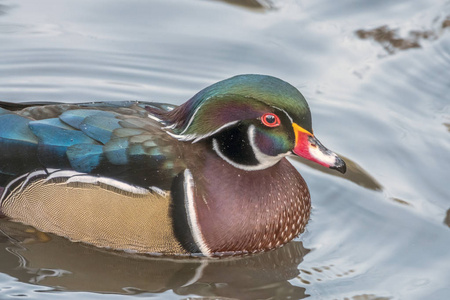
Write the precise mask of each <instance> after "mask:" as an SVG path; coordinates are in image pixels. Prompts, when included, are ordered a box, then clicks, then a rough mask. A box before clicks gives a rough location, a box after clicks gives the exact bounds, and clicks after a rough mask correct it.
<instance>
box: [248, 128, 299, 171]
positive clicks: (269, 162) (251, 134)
mask: <svg viewBox="0 0 450 300" xmlns="http://www.w3.org/2000/svg"><path fill="white" fill-rule="evenodd" d="M248 140H249V142H250V146H251V147H252V149H253V153H254V154H255V157H256V159H257V160H258V161H259V165H258V166H259V167H260V168H259V169H258V170H262V169H266V168H269V167H271V166H273V165H274V164H276V163H277V162H279V161H280V159H282V158H283V157H285V156H286V155H288V154H290V153H291V151H288V152H286V153H280V154H278V155H277V156H271V155H267V154H264V153H263V152H261V150H259V148H258V146H257V145H256V143H255V126H254V125H250V126H249V128H248Z"/></svg>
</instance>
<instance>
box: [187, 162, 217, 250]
mask: <svg viewBox="0 0 450 300" xmlns="http://www.w3.org/2000/svg"><path fill="white" fill-rule="evenodd" d="M184 205H185V207H186V213H187V214H188V216H187V219H188V223H189V228H190V229H191V234H192V237H193V239H194V242H195V244H196V245H197V247H198V248H199V249H200V251H201V252H202V254H203V255H204V256H211V249H209V247H208V246H207V245H206V243H205V240H204V238H203V234H202V232H201V230H200V226H199V224H198V220H197V212H196V210H195V203H194V178H193V177H192V173H191V172H190V171H189V169H186V170H185V171H184Z"/></svg>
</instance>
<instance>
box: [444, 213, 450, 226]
mask: <svg viewBox="0 0 450 300" xmlns="http://www.w3.org/2000/svg"><path fill="white" fill-rule="evenodd" d="M444 224H445V225H447V226H448V227H450V208H449V209H448V210H447V216H446V217H445V219H444Z"/></svg>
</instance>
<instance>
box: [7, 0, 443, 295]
mask: <svg viewBox="0 0 450 300" xmlns="http://www.w3.org/2000/svg"><path fill="white" fill-rule="evenodd" d="M0 54H1V55H0V100H1V101H13V102H21V101H27V102H28V101H50V102H53V101H54V102H61V101H66V102H78V101H82V102H86V101H103V100H108V101H111V100H144V101H160V102H169V103H174V104H180V103H183V102H184V101H186V100H187V99H189V98H190V97H191V96H192V95H193V94H195V93H196V92H197V91H199V90H200V89H202V88H203V87H205V86H207V85H209V84H211V83H213V82H216V81H218V80H221V79H224V78H227V77H230V76H233V75H236V74H241V73H261V74H269V75H273V76H277V77H280V78H282V79H284V80H286V81H288V82H290V83H291V84H293V85H294V86H296V87H297V88H299V90H300V91H302V93H303V94H304V95H305V97H306V98H307V99H308V101H309V104H310V106H311V109H312V114H313V126H314V130H315V134H316V135H317V136H318V138H319V139H320V140H321V141H322V142H323V143H324V144H325V145H326V146H327V147H329V148H330V149H333V150H335V151H337V152H338V153H339V154H341V155H343V156H344V157H345V158H346V160H347V162H348V165H349V172H348V173H347V174H346V175H345V176H338V175H337V174H335V173H334V172H332V173H330V172H326V171H325V170H323V169H322V168H320V167H319V166H313V165H311V164H308V163H305V162H304V161H303V160H294V161H293V163H294V165H295V166H296V167H297V168H298V170H299V171H300V172H301V174H302V175H303V176H304V177H305V180H306V181H307V183H308V185H309V188H310V191H311V196H312V202H313V211H312V217H311V220H310V223H309V225H308V227H307V231H306V232H305V233H304V234H303V235H302V236H300V237H299V238H297V239H296V240H295V241H294V242H292V243H290V244H288V245H286V246H285V247H283V248H281V249H278V250H275V251H272V252H268V253H264V254H260V255H255V256H247V257H241V258H233V259H227V260H201V259H194V260H192V259H191V260H186V259H169V258H152V257H146V256H136V255H131V254H126V253H118V252H113V251H106V250H102V249H96V248H93V247H90V246H87V245H83V244H79V243H72V242H69V241H67V240H66V239H64V238H60V237H55V236H53V235H47V234H43V233H39V232H36V231H35V230H33V229H32V228H30V227H28V226H24V225H20V224H15V223H11V222H8V221H6V220H0V230H1V231H0V232H1V234H0V298H2V299H3V298H7V299H11V298H16V297H24V296H26V297H28V298H30V299H65V298H66V299H71V298H73V299H101V298H104V299H115V298H127V299H128V298H132V297H133V298H134V297H155V298H158V299H159V298H164V299H180V298H201V297H206V298H207V297H210V298H238V299H267V298H270V299H301V298H305V297H310V298H311V299H355V300H359V299H448V297H449V295H450V284H449V282H450V251H449V249H450V228H449V227H450V221H449V220H450V187H449V183H450V181H449V180H450V171H449V170H450V127H449V126H450V125H449V124H450V96H449V95H450V2H449V1H437V0H436V1H429V0H419V1H414V2H411V1H406V0H405V1H395V2H392V1H367V0H366V1H339V2H336V3H334V2H333V3H331V2H329V1H263V0H260V1H251V0H248V1H198V0H183V1H172V0H164V1H162V0H161V1H137V0H136V1H118V0H113V1H76V2H73V1H56V0H44V1H38V2H37V1H31V0H29V1H14V2H13V1H0Z"/></svg>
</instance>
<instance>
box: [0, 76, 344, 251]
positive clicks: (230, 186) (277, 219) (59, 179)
mask: <svg viewBox="0 0 450 300" xmlns="http://www.w3.org/2000/svg"><path fill="white" fill-rule="evenodd" d="M0 107H2V108H0V201H1V202H0V208H1V213H2V214H3V215H4V216H7V217H8V218H10V219H11V220H13V221H17V222H22V223H25V224H28V225H32V226H34V227H35V228H37V229H38V230H40V231H44V232H51V233H54V234H57V235H61V236H65V237H68V238H69V239H71V240H73V241H81V242H85V243H89V244H92V245H95V246H98V247H107V248H112V249H120V250H126V251H133V252H140V253H150V254H155V255H198V256H222V255H234V254H244V253H255V252H260V251H265V250H270V249H273V248H277V247H279V246H281V245H283V244H285V243H287V242H289V241H290V240H292V239H293V238H294V237H296V236H297V235H299V234H300V233H301V232H302V231H303V230H304V228H305V225H306V223H307V221H308V219H309V214H310V195H309V191H308V187H307V185H306V183H305V181H304V180H303V178H302V177H301V175H300V174H299V173H298V172H297V170H296V169H295V168H294V167H293V166H292V165H291V164H290V163H289V161H288V160H287V159H286V157H287V156H288V155H299V156H302V157H304V158H307V159H309V160H312V161H314V162H317V163H319V164H321V165H323V166H325V167H328V168H333V169H337V170H338V171H340V172H342V173H344V172H345V169H346V167H345V163H344V161H343V160H342V159H340V158H339V157H338V156H337V155H336V154H335V153H333V152H331V151H329V150H328V149H326V148H325V147H324V146H323V145H322V144H321V143H320V142H319V141H318V140H317V139H316V138H315V137H314V135H313V131H312V127H311V113H310V110H309V107H308V104H307V102H306V100H305V99H304V97H303V96H302V94H301V93H300V92H299V91H298V90H297V89H296V88H294V87H293V86H292V85H290V84H288V83H287V82H284V81H282V80H280V79H278V78H274V77H270V76H264V75H239V76H235V77H232V78H229V79H226V80H223V81H220V82H218V83H216V84H213V85H211V86H209V87H207V88H205V89H203V90H202V91H200V92H199V93H197V94H196V95H195V96H194V97H192V98H191V99H190V100H189V101H187V102H186V103H184V104H182V105H180V106H178V107H176V106H172V105H168V104H161V103H147V102H131V101H128V102H102V103H84V104H62V103H59V104H49V103H47V105H45V104H13V103H6V102H2V103H0Z"/></svg>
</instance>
